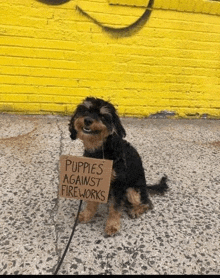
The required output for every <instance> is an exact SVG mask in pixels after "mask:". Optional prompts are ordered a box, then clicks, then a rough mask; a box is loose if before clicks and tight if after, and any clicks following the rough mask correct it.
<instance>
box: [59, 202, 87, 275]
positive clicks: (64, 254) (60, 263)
mask: <svg viewBox="0 0 220 278" xmlns="http://www.w3.org/2000/svg"><path fill="white" fill-rule="evenodd" d="M81 205H82V200H80V203H79V208H78V212H77V216H76V220H75V223H74V226H73V230H72V234H71V236H70V238H69V241H68V243H67V246H66V249H65V251H64V253H63V256H62V258H61V260H60V262H59V264H58V266H57V268H56V270H55V272H54V275H57V272H58V271H59V269H60V267H61V265H62V262H63V260H64V258H65V256H66V252H67V250H68V248H69V245H70V242H71V240H72V238H73V235H74V232H75V228H76V225H77V221H78V218H79V212H80V209H81Z"/></svg>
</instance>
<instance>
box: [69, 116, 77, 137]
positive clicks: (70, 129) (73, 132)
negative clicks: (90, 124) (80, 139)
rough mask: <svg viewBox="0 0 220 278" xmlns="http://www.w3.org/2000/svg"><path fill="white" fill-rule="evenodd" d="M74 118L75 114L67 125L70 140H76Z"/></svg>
mask: <svg viewBox="0 0 220 278" xmlns="http://www.w3.org/2000/svg"><path fill="white" fill-rule="evenodd" d="M75 116H76V112H75V113H74V114H73V116H72V118H71V120H70V123H69V132H70V138H71V139H72V140H76V135H77V131H76V130H75V127H74V121H75Z"/></svg>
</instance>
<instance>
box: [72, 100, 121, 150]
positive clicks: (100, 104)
mask: <svg viewBox="0 0 220 278" xmlns="http://www.w3.org/2000/svg"><path fill="white" fill-rule="evenodd" d="M69 131H70V137H71V139H73V140H75V139H76V138H79V139H81V140H82V141H83V143H84V146H85V148H86V149H88V150H95V149H97V148H99V147H101V146H102V144H103V142H105V140H106V139H107V137H108V136H109V135H116V136H119V137H121V138H123V137H125V136H126V133H125V130H124V128H123V126H122V124H121V121H120V119H119V117H118V115H117V112H116V109H115V107H114V106H113V105H112V104H111V103H109V102H107V101H104V100H102V99H99V98H94V97H87V98H86V99H85V100H84V101H83V102H82V103H81V104H79V105H78V106H77V108H76V111H75V112H74V114H73V116H72V118H71V120H70V123H69Z"/></svg>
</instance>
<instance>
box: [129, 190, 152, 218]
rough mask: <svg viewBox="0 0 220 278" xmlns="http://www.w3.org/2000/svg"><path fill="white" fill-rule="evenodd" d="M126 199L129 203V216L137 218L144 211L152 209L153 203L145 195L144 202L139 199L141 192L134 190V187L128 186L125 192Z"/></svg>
mask: <svg viewBox="0 0 220 278" xmlns="http://www.w3.org/2000/svg"><path fill="white" fill-rule="evenodd" d="M126 197H127V201H128V202H129V203H130V207H129V209H128V215H129V216H130V217H131V218H137V217H139V216H140V215H141V214H143V213H144V212H145V211H147V210H149V209H152V207H153V205H152V203H151V201H150V199H149V198H148V197H147V195H146V196H145V198H144V199H145V202H144V203H143V201H142V200H141V199H142V198H141V193H140V192H138V191H136V190H135V189H134V188H131V187H129V188H128V189H127V192H126Z"/></svg>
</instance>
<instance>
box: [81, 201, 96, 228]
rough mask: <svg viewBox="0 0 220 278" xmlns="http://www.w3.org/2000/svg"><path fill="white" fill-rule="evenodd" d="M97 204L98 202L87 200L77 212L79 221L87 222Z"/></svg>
mask: <svg viewBox="0 0 220 278" xmlns="http://www.w3.org/2000/svg"><path fill="white" fill-rule="evenodd" d="M98 205H99V203H96V202H90V201H88V202H87V203H86V207H85V209H84V210H83V211H82V212H80V214H79V221H80V222H83V223H87V222H88V221H89V220H91V219H92V218H93V216H94V215H95V213H96V211H97V208H98Z"/></svg>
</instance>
